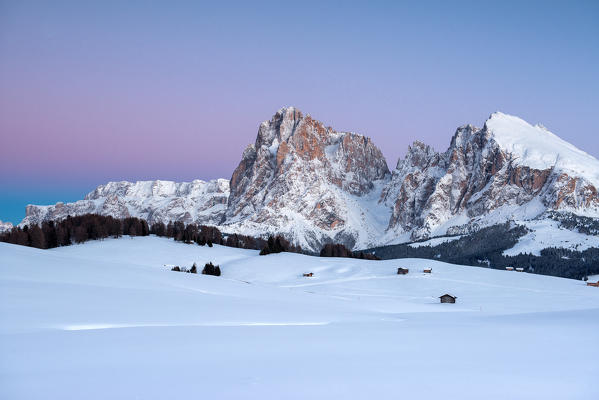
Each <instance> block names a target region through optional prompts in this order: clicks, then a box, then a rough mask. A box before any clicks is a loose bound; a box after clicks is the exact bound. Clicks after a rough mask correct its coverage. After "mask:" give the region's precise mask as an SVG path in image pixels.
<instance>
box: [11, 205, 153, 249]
mask: <svg viewBox="0 0 599 400" xmlns="http://www.w3.org/2000/svg"><path fill="white" fill-rule="evenodd" d="M149 233H150V229H149V228H148V223H147V222H146V221H144V220H143V219H139V218H124V219H117V218H113V217H107V216H102V215H96V214H86V215H81V216H77V217H70V216H69V217H67V218H65V219H63V220H61V221H58V222H54V221H47V222H44V223H42V225H41V226H38V225H31V226H24V227H23V228H20V227H14V228H12V229H11V230H10V231H8V232H5V233H3V234H2V235H0V241H2V242H7V243H13V244H19V245H22V246H31V247H36V248H38V249H50V248H54V247H58V246H68V245H70V244H71V243H83V242H85V241H87V240H96V239H104V238H107V237H120V236H122V235H131V236H147V235H148V234H149Z"/></svg>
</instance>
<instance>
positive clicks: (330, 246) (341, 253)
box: [320, 243, 380, 260]
mask: <svg viewBox="0 0 599 400" xmlns="http://www.w3.org/2000/svg"><path fill="white" fill-rule="evenodd" d="M320 256H321V257H347V258H359V259H361V260H380V258H379V257H377V256H375V255H374V254H372V253H364V252H363V251H360V252H357V251H351V250H350V249H348V248H347V247H345V246H344V245H342V244H340V243H327V244H325V245H324V247H323V248H322V250H320Z"/></svg>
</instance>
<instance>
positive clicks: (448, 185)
mask: <svg viewBox="0 0 599 400" xmlns="http://www.w3.org/2000/svg"><path fill="white" fill-rule="evenodd" d="M598 187H599V161H598V160H597V159H595V158H594V157H592V156H590V155H588V154H586V153H584V152H583V151H581V150H579V149H577V148H576V147H574V146H572V145H571V144H569V143H567V142H565V141H563V140H561V139H560V138H559V137H557V136H556V135H554V134H552V133H551V132H549V131H548V130H547V129H545V128H544V127H542V126H540V125H535V126H532V125H530V124H528V123H527V122H525V121H523V120H521V119H519V118H517V117H513V116H509V115H505V114H502V113H494V114H492V115H491V117H490V118H489V119H488V120H487V121H486V122H485V124H484V126H483V127H482V128H476V127H474V126H472V125H465V126H462V127H460V128H458V129H457V131H456V132H455V134H454V136H453V138H452V139H451V143H450V146H449V148H448V149H447V150H446V151H445V152H442V153H438V152H436V151H434V150H433V149H432V148H431V147H430V146H427V145H425V144H423V143H420V142H415V143H414V144H413V145H412V146H411V147H410V148H409V150H408V152H407V154H406V156H405V158H403V159H401V160H399V161H398V163H397V166H396V168H395V169H394V170H393V171H392V172H389V170H388V168H387V163H386V161H385V159H384V157H383V155H382V153H381V151H380V150H379V149H378V148H377V147H376V146H375V145H374V144H373V143H372V141H371V140H370V139H369V138H367V137H364V136H361V135H358V134H354V133H344V132H337V131H335V130H333V129H332V128H330V127H326V126H325V125H324V124H322V123H321V122H319V121H317V120H315V119H313V118H312V117H311V116H309V115H304V114H303V113H302V112H300V111H299V110H297V109H295V108H293V107H289V108H283V109H281V110H279V111H278V112H277V113H276V114H275V115H274V116H273V117H272V119H271V120H269V121H265V122H263V123H262V124H261V125H260V127H259V129H258V135H257V137H256V140H255V143H253V144H251V145H249V146H248V147H247V148H246V149H245V151H244V152H243V155H242V159H241V161H240V163H239V165H238V167H237V168H236V169H235V171H234V172H233V175H232V177H231V180H230V182H229V181H227V180H224V179H219V180H214V181H210V182H203V181H193V182H190V183H174V182H166V181H153V182H136V183H130V182H111V183H108V184H106V185H102V186H99V187H98V188H97V189H96V190H94V191H93V192H91V193H90V194H88V195H87V196H86V198H85V200H81V201H77V202H75V203H68V204H62V203H59V204H56V205H54V206H28V207H27V216H26V218H25V219H24V220H23V222H22V224H31V223H40V222H42V221H44V220H49V219H61V218H64V217H66V216H67V215H79V214H85V213H99V214H103V215H113V216H115V217H126V216H136V217H141V218H145V219H147V220H148V221H149V222H150V223H153V222H157V221H162V222H165V223H166V222H168V221H171V220H180V221H184V222H186V223H189V222H195V223H200V224H209V225H218V226H219V227H220V228H221V229H222V230H223V231H224V232H230V233H233V232H236V233H243V234H247V235H255V236H264V235H267V234H269V233H277V234H283V235H285V236H286V237H287V238H288V239H290V240H291V241H293V242H294V243H295V244H299V245H301V246H302V247H303V248H304V249H307V250H313V251H318V250H319V249H320V248H321V246H322V245H323V244H324V243H327V242H340V243H343V244H345V245H347V246H349V247H352V248H365V247H369V246H373V245H381V244H386V243H399V242H405V241H410V240H416V239H423V238H427V237H434V236H439V235H446V234H462V233H468V232H473V231H476V230H478V229H480V228H481V227H484V226H488V225H492V224H495V223H502V222H505V221H507V220H510V221H527V220H534V219H537V220H538V219H542V218H544V215H547V214H548V213H552V212H567V213H574V214H577V215H585V216H590V217H592V218H598V217H599V196H598V193H597V188H598Z"/></svg>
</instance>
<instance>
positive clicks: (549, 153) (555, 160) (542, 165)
mask: <svg viewBox="0 0 599 400" xmlns="http://www.w3.org/2000/svg"><path fill="white" fill-rule="evenodd" d="M484 130H486V131H487V132H488V133H490V136H491V138H492V139H493V140H494V141H495V143H497V144H498V145H499V147H500V148H501V149H503V150H504V151H505V152H506V153H508V154H510V155H511V156H512V157H513V162H514V163H515V164H517V165H522V166H527V167H530V168H534V169H537V170H547V169H555V170H556V171H562V172H565V173H569V174H572V175H574V176H581V177H583V178H585V179H587V180H588V181H589V182H591V183H592V184H594V185H595V186H599V160H597V159H596V158H595V157H593V156H591V155H589V154H587V153H585V152H584V151H582V150H580V149H578V148H577V147H575V146H574V145H572V144H570V143H568V142H566V141H565V140H563V139H561V138H560V137H558V136H557V135H555V134H554V133H552V132H550V131H549V130H548V129H547V128H545V127H544V126H542V125H540V124H537V125H531V124H529V123H528V122H526V121H524V120H523V119H521V118H518V117H515V116H512V115H508V114H504V113H501V112H495V113H493V114H491V116H490V117H489V119H488V120H487V121H486V122H485V127H484Z"/></svg>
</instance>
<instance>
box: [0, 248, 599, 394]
mask: <svg viewBox="0 0 599 400" xmlns="http://www.w3.org/2000/svg"><path fill="white" fill-rule="evenodd" d="M207 261H213V262H215V263H217V264H220V266H221V269H222V271H223V276H221V277H212V276H203V275H192V274H185V273H178V272H171V271H170V270H169V269H168V267H166V266H165V264H168V265H172V264H178V265H181V266H190V265H191V263H193V262H197V263H198V264H200V265H201V264H203V263H205V262H207ZM400 265H401V266H405V267H408V268H410V273H409V274H408V275H406V276H398V275H395V274H394V272H395V270H396V268H397V267H398V266H400ZM425 266H426V267H432V268H433V273H432V274H430V275H429V274H423V273H422V272H421V270H422V269H423V268H424V267H425ZM304 272H313V273H314V277H313V278H304V277H302V273H304ZM446 292H449V293H452V294H454V295H456V296H458V302H457V304H439V302H438V299H437V296H439V295H441V294H444V293H446ZM597 317H599V290H598V289H596V288H592V287H586V286H585V284H584V282H581V281H574V280H567V279H560V278H553V277H547V276H539V275H530V274H526V273H514V272H507V271H496V270H487V269H482V268H474V267H463V266H456V265H449V264H445V263H440V262H434V261H428V260H417V259H404V260H389V261H378V262H377V261H365V260H353V259H335V258H317V257H309V256H304V255H298V254H276V255H269V256H265V257H264V256H262V257H261V256H258V255H257V252H255V251H252V250H241V249H232V248H226V247H221V246H214V247H213V248H209V247H200V246H197V245H185V244H181V243H176V242H173V241H171V240H167V239H163V238H155V237H145V238H127V237H125V238H122V239H111V240H105V241H96V242H89V243H86V244H82V245H75V246H70V247H64V248H58V249H53V250H38V249H32V248H27V247H19V246H14V245H9V244H5V243H0V320H1V321H2V324H1V325H0V355H1V356H0V398H6V399H80V398H86V399H107V398H110V399H133V398H139V399H164V398H183V397H190V396H191V397H198V398H218V399H239V398H261V399H270V398H272V399H280V398H285V399H307V398H310V399H321V398H322V399H331V398H344V399H351V398H356V399H363V398H376V399H397V398H418V399H429V398H430V399H433V398H454V399H457V398H459V399H480V398H485V399H506V398H509V399H534V398H538V399H564V398H568V399H593V398H596V397H595V396H596V393H597V392H596V376H597V373H599V364H597V362H596V360H597V357H598V356H599V348H598V347H597V342H598V340H599V322H598V321H599V319H598V318H597Z"/></svg>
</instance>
